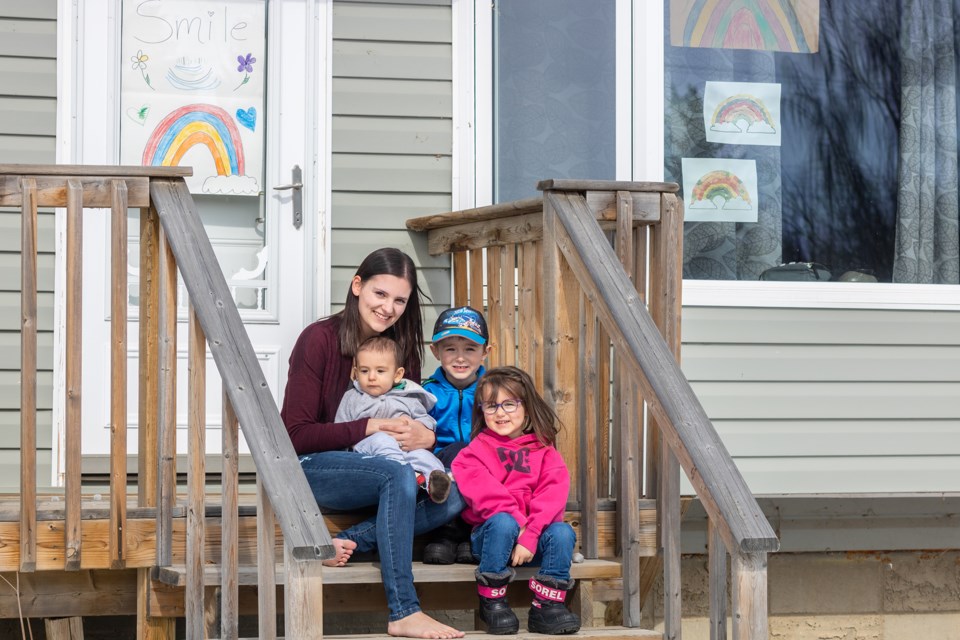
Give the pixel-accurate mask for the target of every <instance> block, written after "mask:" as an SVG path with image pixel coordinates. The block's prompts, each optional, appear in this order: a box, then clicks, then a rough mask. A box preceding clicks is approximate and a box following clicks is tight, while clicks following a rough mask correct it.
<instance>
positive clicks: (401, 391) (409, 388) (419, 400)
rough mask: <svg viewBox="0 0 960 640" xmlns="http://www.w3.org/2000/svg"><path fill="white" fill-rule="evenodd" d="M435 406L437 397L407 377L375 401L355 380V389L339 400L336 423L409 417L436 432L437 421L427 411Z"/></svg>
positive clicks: (352, 387) (351, 388) (353, 387)
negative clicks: (362, 419) (364, 419)
mask: <svg viewBox="0 0 960 640" xmlns="http://www.w3.org/2000/svg"><path fill="white" fill-rule="evenodd" d="M436 403H437V398H436V396H434V395H433V394H432V393H430V392H429V391H427V390H426V389H424V388H423V387H421V386H420V385H419V384H417V383H416V382H414V381H413V380H407V379H406V378H404V379H402V380H401V381H400V382H399V384H397V385H396V386H395V387H393V388H392V389H390V391H387V392H386V393H385V394H383V395H382V396H377V397H376V398H374V397H373V396H370V395H368V394H366V393H364V392H363V391H361V390H360V385H359V384H358V383H357V381H356V380H354V381H353V386H351V387H350V389H349V390H348V391H347V392H346V393H345V394H344V395H343V399H342V400H341V401H340V406H339V407H338V408H337V417H336V418H334V422H348V421H350V420H359V419H360V418H397V417H399V416H410V418H411V419H413V420H416V421H417V422H420V423H422V424H423V426H425V427H427V428H428V429H430V430H431V431H434V430H436V428H437V421H436V420H435V419H434V418H433V417H432V416H431V415H430V414H429V413H427V412H428V411H430V409H432V408H433V405H435V404H436Z"/></svg>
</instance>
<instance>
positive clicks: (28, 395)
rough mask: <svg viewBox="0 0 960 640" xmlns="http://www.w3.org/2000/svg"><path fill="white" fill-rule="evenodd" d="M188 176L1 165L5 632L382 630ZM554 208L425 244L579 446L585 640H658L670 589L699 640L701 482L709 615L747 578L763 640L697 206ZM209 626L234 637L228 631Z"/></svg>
mask: <svg viewBox="0 0 960 640" xmlns="http://www.w3.org/2000/svg"><path fill="white" fill-rule="evenodd" d="M182 175H183V170H182V169H171V168H169V167H78V166H28V165H0V204H4V205H6V206H13V207H17V206H19V207H21V210H22V216H21V220H22V224H21V230H22V233H21V276H22V277H21V309H22V331H21V345H22V350H21V363H20V368H21V371H22V376H23V380H24V383H23V384H22V385H21V403H20V409H21V410H20V415H21V424H20V441H21V443H22V447H21V452H20V454H21V455H20V459H21V482H20V492H19V494H17V495H16V496H7V499H5V500H4V499H0V575H2V577H3V578H4V579H5V580H7V581H8V582H9V583H10V584H15V585H16V589H17V590H16V591H15V592H13V593H11V592H7V591H4V590H2V589H0V615H2V616H5V617H17V616H20V615H24V616H30V617H60V618H62V617H64V616H87V615H126V614H132V613H136V615H137V625H138V632H137V636H138V638H150V639H156V640H167V639H168V638H173V637H174V631H175V624H174V623H175V620H174V618H176V617H185V618H186V627H187V632H186V635H187V637H189V638H198V639H199V638H204V637H217V636H221V637H227V638H236V637H237V635H238V633H237V631H238V626H237V625H238V619H239V616H240V615H241V614H246V613H256V614H257V617H258V620H259V621H260V624H261V636H262V637H275V636H276V628H275V627H276V621H277V618H278V614H279V613H280V612H282V613H283V615H284V623H285V628H286V633H287V634H288V635H290V636H295V637H298V638H318V639H319V638H322V630H323V612H324V611H325V610H326V611H338V612H339V611H350V612H353V611H357V612H359V611H383V610H385V609H386V603H385V598H384V595H383V589H382V585H380V584H379V572H378V571H377V567H376V565H374V564H363V563H360V562H356V563H354V564H353V566H350V567H347V568H339V569H337V568H331V569H326V568H324V567H322V566H321V560H322V559H323V558H325V557H330V554H332V553H333V545H332V542H331V539H330V535H331V533H335V532H337V531H339V530H341V529H342V528H343V527H346V526H349V525H350V524H352V523H354V522H356V521H357V518H358V517H359V516H357V515H350V516H346V515H324V514H321V513H320V510H319V508H318V507H317V501H316V499H315V497H314V495H313V492H312V490H311V488H310V487H309V485H308V484H307V482H306V478H305V477H304V475H303V473H302V471H301V469H300V467H299V464H298V463H297V456H296V453H295V452H294V450H293V447H292V445H291V443H290V441H289V438H288V437H287V435H286V430H285V427H284V425H283V422H282V420H281V418H280V414H279V411H278V410H277V407H276V403H275V402H274V398H273V395H272V393H271V391H270V389H269V385H268V383H267V381H266V379H265V378H264V376H263V371H262V369H261V367H260V364H259V363H258V361H257V358H256V354H255V353H254V350H253V347H252V345H251V344H250V340H249V337H248V336H247V332H246V328H245V327H244V325H243V322H242V319H241V317H240V314H239V311H238V310H237V308H236V305H235V304H234V303H233V298H232V296H231V294H230V291H229V288H228V286H227V283H226V281H225V280H224V278H223V274H222V272H221V269H220V266H219V263H218V262H217V258H216V255H215V254H214V252H213V249H212V246H211V244H210V242H209V238H207V236H206V233H205V230H204V228H203V225H202V222H201V220H200V216H199V213H198V211H197V208H196V204H195V203H194V201H193V198H192V196H191V195H190V193H189V191H188V190H187V188H186V185H185V183H184V182H183V178H182ZM539 188H540V189H541V190H542V191H543V197H542V198H533V199H529V200H524V201H519V202H516V203H503V204H499V205H494V206H491V207H483V208H479V209H472V210H469V211H465V212H451V213H448V214H441V215H431V216H426V217H424V218H420V219H416V220H411V221H408V226H409V227H410V229H411V230H415V231H417V232H424V233H426V234H427V240H428V247H429V251H430V253H431V254H434V255H439V254H450V255H451V256H452V262H453V265H454V269H453V281H454V301H455V303H456V304H457V305H462V304H470V305H472V306H474V307H476V308H478V309H481V310H483V311H484V313H485V314H486V315H487V318H488V326H489V329H490V339H491V344H494V345H495V346H496V348H495V349H494V351H493V353H492V354H491V356H490V360H489V362H490V365H491V366H499V365H506V364H512V365H516V366H519V367H521V368H523V369H525V370H527V371H529V372H530V373H531V375H533V377H534V380H535V381H536V383H537V385H538V387H539V388H541V389H542V390H543V393H544V396H545V397H546V398H547V399H548V401H549V402H551V403H552V404H553V405H554V408H555V409H556V411H557V413H558V415H559V417H560V420H561V422H562V424H563V425H564V429H563V430H562V431H561V434H560V438H559V440H558V443H557V446H558V449H559V450H560V452H561V454H562V455H563V457H564V459H565V461H566V462H567V465H568V467H569V469H570V473H571V479H572V480H573V482H572V485H571V492H570V497H569V500H570V502H569V503H568V511H567V513H566V520H567V521H568V522H570V523H571V524H572V525H573V526H574V528H575V529H576V530H577V534H578V542H579V544H580V551H581V553H582V554H583V555H584V556H586V560H587V561H586V562H585V563H583V564H578V565H574V568H573V574H574V576H576V577H578V578H579V582H578V584H577V587H576V589H575V591H574V594H573V600H574V602H573V603H572V606H573V607H574V608H575V609H577V610H579V611H580V613H581V616H582V617H583V618H584V622H585V629H584V631H582V632H581V635H586V636H591V637H598V638H612V639H616V638H624V639H626V638H637V637H661V635H660V634H656V633H654V634H651V633H650V632H642V631H639V630H637V627H638V626H639V624H640V611H641V607H642V604H643V603H644V601H645V600H646V598H647V595H648V594H649V593H650V592H651V590H652V585H653V583H654V581H655V580H657V579H658V578H660V577H662V579H663V584H664V590H663V591H664V603H663V610H664V627H665V629H666V631H665V634H666V635H667V636H668V637H676V636H678V635H679V630H680V586H679V585H680V549H679V539H680V515H681V508H682V507H681V498H680V473H681V467H682V468H683V470H685V471H686V473H687V476H688V478H690V480H691V483H692V484H693V486H694V487H695V489H696V490H697V493H698V495H699V497H700V499H701V502H702V504H703V505H704V508H705V509H706V511H707V513H708V515H709V526H710V535H709V541H710V548H709V552H710V563H709V564H710V580H711V583H710V588H711V595H712V599H711V604H712V606H711V618H712V619H713V620H715V621H718V625H719V621H722V620H725V619H726V618H727V615H728V611H727V608H726V602H727V589H728V582H727V569H726V567H727V564H726V561H727V558H728V557H729V558H730V566H731V571H730V587H729V591H730V600H731V603H732V604H731V607H730V617H731V618H732V620H733V629H734V636H735V637H736V638H738V640H760V639H761V638H766V636H767V635H768V634H767V618H766V609H767V600H766V579H767V577H766V554H767V553H768V552H771V551H775V550H776V549H777V548H778V541H777V539H776V536H775V534H774V533H773V530H772V529H771V528H770V526H769V524H768V523H767V521H766V519H765V518H764V516H763V514H762V512H761V511H760V509H759V507H758V506H757V503H756V501H755V500H754V498H753V496H752V495H751V494H750V493H749V491H748V489H747V488H746V485H745V483H744V482H743V478H742V477H741V476H740V475H739V472H738V471H737V470H736V467H735V466H734V465H733V463H732V460H731V459H730V458H729V456H728V455H727V454H726V450H725V449H724V447H723V445H722V443H721V442H720V440H719V436H718V435H717V433H716V431H715V430H714V429H713V426H712V425H711V424H710V422H709V420H708V418H707V417H706V413H705V412H704V411H703V408H702V407H701V406H700V403H699V401H698V400H697V398H696V396H695V395H694V394H693V391H692V390H691V389H690V387H689V384H688V383H687V382H686V380H685V379H684V378H683V375H682V372H681V371H680V368H679V365H678V362H677V360H678V358H679V347H680V333H679V332H680V298H681V292H680V287H681V264H682V259H681V258H682V248H681V245H682V237H681V236H682V202H681V201H680V200H679V199H678V198H677V196H676V191H677V189H678V188H677V185H672V184H662V183H641V182H602V181H572V180H548V181H544V182H542V183H540V185H539ZM39 207H65V208H66V216H65V233H64V237H65V264H66V270H67V274H68V276H69V280H68V282H67V284H66V293H65V313H64V316H65V328H64V343H65V347H64V352H65V353H64V363H62V364H63V372H62V374H63V378H64V381H65V382H64V385H63V393H64V395H63V397H61V398H59V399H58V401H59V402H62V403H63V404H64V407H65V412H64V434H65V436H64V437H65V444H64V450H65V454H66V455H65V470H64V485H65V486H64V490H63V493H62V495H60V496H53V495H43V494H42V491H41V490H38V487H37V484H36V477H37V473H36V467H37V460H36V442H37V440H36V436H37V433H36V429H37V420H36V416H37V398H36V384H35V382H36V375H37V369H36V353H37V348H38V345H37V336H36V331H35V327H36V320H37V318H36V316H37V295H38V292H37V286H36V281H37V244H36V224H37V212H38V208H39ZM104 208H106V209H107V212H106V215H107V216H108V222H109V228H110V233H111V242H110V256H109V257H110V261H111V266H112V268H111V282H110V285H109V289H110V299H111V347H112V348H111V352H110V361H111V376H110V379H109V380H106V381H104V380H92V381H91V380H83V379H82V375H81V373H82V367H81V366H80V363H81V362H82V359H83V357H90V355H89V354H83V353H82V352H81V343H82V339H81V336H82V332H81V326H80V318H81V317H82V313H81V311H82V309H83V304H82V282H81V277H80V274H81V273H82V272H83V259H84V257H83V255H82V246H83V242H82V228H83V226H84V225H83V221H84V218H85V217H86V216H99V215H104ZM130 208H139V209H140V238H139V252H140V284H139V287H140V290H139V294H140V295H139V315H138V319H139V324H140V326H139V331H138V333H139V341H140V343H139V352H138V353H139V356H140V357H139V359H138V363H139V367H138V370H137V372H136V373H135V375H136V383H135V384H131V385H128V376H127V371H126V362H127V355H128V344H127V335H126V331H127V306H126V304H127V295H128V294H127V278H126V266H127V264H128V263H127V254H128V251H127V249H128V247H127V244H128V241H129V236H128V234H127V227H126V222H127V217H128V212H129V209H130ZM181 276H182V281H183V283H184V285H185V287H186V289H187V292H188V294H189V299H190V305H191V306H190V313H189V314H188V324H189V331H188V334H189V337H188V340H187V344H186V345H180V347H179V350H181V351H182V350H186V351H187V361H188V365H189V366H188V370H189V373H188V376H187V377H188V380H187V396H188V406H187V407H186V408H185V409H186V411H185V413H186V414H187V416H188V425H187V427H188V429H187V430H188V446H187V450H188V452H189V453H188V456H187V459H186V461H185V462H186V463H185V464H182V462H178V461H177V455H176V451H177V450H178V446H177V415H178V414H181V413H183V412H184V407H179V409H178V407H177V394H176V389H177V380H176V371H177V366H176V361H177V354H178V345H177V329H176V328H177V322H178V320H177V309H178V300H177V297H178V286H177V282H178V278H179V277H181ZM97 286H101V285H100V284H98V285H97ZM208 352H209V353H212V355H213V361H214V364H215V366H216V367H217V369H218V371H219V373H220V378H221V380H222V381H223V388H222V390H216V391H222V394H223V398H224V403H223V407H224V411H223V419H222V429H221V433H222V437H223V442H222V451H223V455H222V460H223V462H222V464H221V465H220V467H221V468H220V472H219V473H218V474H216V477H217V485H218V489H219V490H218V492H217V493H216V494H215V495H205V494H208V492H209V491H210V487H209V485H208V484H207V481H208V480H210V479H211V471H210V470H208V469H207V468H206V456H205V455H204V452H205V450H206V446H205V437H206V433H207V425H206V423H205V422H206V409H205V398H206V397H207V395H208V390H207V388H206V386H207V385H206V366H207V353H208ZM132 382H133V381H132V380H131V383H132ZM103 384H107V385H109V387H110V393H111V429H110V439H111V440H110V443H111V454H110V475H109V488H106V487H104V491H103V493H102V494H100V495H97V494H95V493H93V492H95V491H96V490H98V489H99V487H100V486H101V484H100V483H99V482H97V481H96V480H94V479H91V478H90V477H88V476H85V475H84V474H83V469H82V465H81V462H82V459H83V458H82V454H83V452H82V451H81V443H82V438H81V411H80V400H81V398H82V397H83V395H82V391H81V390H82V389H83V388H84V385H86V388H87V389H88V390H89V388H90V387H91V386H96V385H103ZM132 386H135V387H136V388H137V396H138V410H137V420H138V424H139V429H138V442H137V447H136V448H137V455H136V458H135V459H136V462H137V471H136V474H135V476H130V475H129V474H128V467H127V464H128V459H127V452H128V447H127V441H126V437H127V430H126V428H125V426H126V424H127V420H128V417H129V414H130V412H128V410H127V407H126V402H127V394H128V389H129V388H131V387H132ZM241 428H242V430H243V434H244V437H245V439H246V442H247V444H248V445H249V449H250V453H251V456H252V459H253V462H254V466H255V468H256V475H257V480H258V483H257V487H256V488H257V493H256V495H255V496H253V495H247V496H244V495H241V494H240V487H239V479H238V448H237V442H238V432H239V430H240V429H241ZM131 445H132V443H131ZM131 448H132V447H131ZM179 448H180V449H182V448H183V447H182V446H181V447H179ZM184 473H186V479H187V481H186V486H185V487H184V485H183V483H182V479H183V474H184ZM131 482H135V483H136V487H135V490H136V494H135V495H133V494H132V493H131V492H132V491H133V490H134V488H133V487H131V484H130V483H131ZM184 490H185V491H184ZM85 494H86V495H85ZM415 544H416V543H415ZM415 553H416V548H415ZM357 560H359V559H357ZM281 561H282V562H283V563H284V568H283V569H279V568H278V567H277V564H278V562H281ZM253 566H256V567H257V572H258V573H257V579H256V580H254V577H253V569H252V567H253ZM472 572H473V567H472V566H469V565H465V566H453V567H439V568H438V567H432V566H426V565H419V564H418V565H417V566H416V567H415V573H416V576H417V589H418V592H419V593H420V596H421V600H422V602H423V605H424V608H425V609H427V610H437V609H464V608H473V607H474V606H475V603H476V585H475V581H474V580H473V576H472ZM278 578H279V579H278ZM254 582H256V584H254ZM325 582H326V583H327V585H329V586H330V588H327V589H324V583H325ZM213 585H217V586H213ZM518 586H519V585H518ZM11 591H12V590H11ZM214 591H216V594H215V593H214ZM601 592H602V594H603V595H600V594H601ZM611 594H612V597H613V598H617V599H620V600H622V603H623V607H622V616H623V618H622V619H623V625H624V628H608V629H589V630H588V629H587V628H586V627H589V626H590V624H589V623H590V622H591V621H592V619H593V618H594V607H593V604H594V603H595V602H598V601H599V602H603V601H605V600H604V598H605V597H610V596H611ZM508 597H509V598H510V601H511V603H512V604H514V605H516V606H523V604H524V603H523V601H524V600H526V602H527V603H528V602H529V591H528V590H527V589H525V588H516V589H513V588H511V589H510V590H509V592H508ZM214 610H215V611H214ZM212 611H213V612H214V613H215V615H213V618H215V619H217V621H218V622H217V624H216V625H215V626H208V625H207V620H209V618H210V617H211V616H210V614H211V612H212ZM603 622H604V621H603V620H602V621H601V624H602V623H603ZM471 637H472V638H482V637H483V636H482V635H474V634H472V635H471ZM537 638H543V636H540V635H538V636H537Z"/></svg>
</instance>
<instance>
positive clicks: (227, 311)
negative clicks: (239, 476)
mask: <svg viewBox="0 0 960 640" xmlns="http://www.w3.org/2000/svg"><path fill="white" fill-rule="evenodd" d="M150 195H151V199H152V201H153V202H154V203H155V204H156V207H157V209H158V211H159V212H160V219H161V224H162V225H163V228H164V231H165V233H166V235H167V237H168V239H169V240H170V244H171V247H172V249H173V252H174V254H175V255H176V258H177V264H178V265H179V267H180V271H181V272H182V273H183V276H184V283H185V284H186V287H187V291H188V292H189V295H190V299H191V301H193V304H194V307H195V308H196V310H197V317H198V318H199V319H200V324H201V326H202V327H203V329H204V333H205V334H206V336H207V341H208V344H209V347H210V351H211V353H212V354H213V359H214V361H215V362H216V364H217V368H218V370H219V371H220V374H221V376H222V377H223V380H224V386H225V388H226V390H227V395H228V396H229V399H230V404H231V405H232V406H233V408H234V410H235V412H236V414H237V416H238V417H239V419H240V425H241V427H242V429H243V434H244V437H245V439H246V441H247V443H248V444H249V446H250V451H251V454H252V455H253V459H254V462H255V464H256V467H257V471H258V474H259V475H260V477H261V478H262V480H263V484H264V487H265V489H266V491H267V493H268V495H269V498H270V502H271V504H273V506H274V509H275V510H276V513H277V518H278V519H279V520H280V524H281V527H282V528H283V532H284V537H285V538H286V540H287V544H290V545H291V547H292V550H293V554H294V556H295V557H298V558H300V557H303V558H316V557H324V558H326V557H331V556H332V555H333V544H332V542H331V540H330V534H329V532H327V530H326V527H325V526H324V523H323V518H322V517H321V515H320V510H319V509H318V508H317V504H316V501H315V499H314V497H313V493H312V492H311V491H310V488H309V486H308V485H307V482H306V478H305V477H304V475H303V471H302V469H301V468H300V465H299V464H297V458H296V453H295V452H294V450H293V445H292V444H291V443H290V439H289V437H288V436H287V433H286V429H285V427H284V426H283V422H282V421H281V419H280V412H279V411H278V409H277V405H276V402H275V401H274V399H273V396H272V395H271V393H270V389H269V386H268V384H267V381H266V379H265V378H264V375H263V371H262V370H261V368H260V364H259V362H258V361H257V358H256V355H255V354H254V352H253V346H252V344H251V343H250V338H249V336H248V335H247V332H246V329H245V327H244V325H243V322H242V321H241V319H240V313H239V311H237V308H236V306H235V305H233V304H231V303H230V302H229V301H230V300H231V297H230V291H229V289H228V287H227V284H226V281H225V280H224V278H223V275H222V272H221V271H220V269H219V266H218V263H217V259H216V256H215V255H214V253H213V247H212V246H211V245H210V241H209V239H208V238H207V236H206V234H205V233H204V231H203V226H202V224H201V223H200V219H199V216H198V214H197V211H196V205H195V204H194V202H193V199H192V198H191V196H190V193H189V192H188V191H187V187H186V185H185V184H184V183H183V181H182V180H160V179H157V180H153V181H151V184H150Z"/></svg>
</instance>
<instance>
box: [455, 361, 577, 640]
mask: <svg viewBox="0 0 960 640" xmlns="http://www.w3.org/2000/svg"><path fill="white" fill-rule="evenodd" d="M556 425H557V416H556V414H555V413H554V412H553V410H551V409H550V407H549V406H548V405H547V403H546V402H545V401H544V399H543V398H542V397H540V394H539V393H537V390H536V389H535V388H534V385H533V380H531V379H530V376H529V375H527V374H526V373H525V372H523V371H521V370H520V369H517V368H516V367H499V368H496V369H491V370H490V371H487V372H486V373H485V374H484V376H483V377H482V378H480V382H479V383H478V385H477V391H476V400H475V401H474V405H473V426H472V430H471V434H470V437H471V440H470V444H469V445H468V446H467V447H466V448H465V449H464V450H463V451H461V452H460V454H459V455H458V456H457V457H456V458H455V459H454V461H453V476H454V477H455V478H456V479H457V484H458V485H459V487H460V493H461V494H462V495H463V498H464V501H465V502H466V503H467V508H466V509H464V511H463V514H462V515H463V519H464V520H465V521H466V522H467V523H468V524H470V525H472V526H473V527H474V529H473V534H472V535H471V544H472V549H473V554H474V555H475V556H476V557H477V558H478V559H479V561H480V566H479V567H477V571H476V574H477V591H478V593H479V594H480V618H481V619H482V620H483V621H484V622H486V623H487V628H488V631H489V632H490V633H492V634H497V635H503V634H513V633H517V631H518V630H519V628H520V622H519V620H517V616H516V615H515V614H514V613H513V611H512V610H511V609H510V605H509V604H507V583H509V582H510V580H512V579H513V577H514V575H516V574H515V572H514V570H513V569H512V567H515V566H518V565H522V564H528V563H529V564H534V565H539V566H540V571H539V572H538V573H537V575H536V576H534V577H533V578H531V580H530V584H529V586H530V589H531V591H533V606H531V607H530V617H529V621H528V622H527V628H528V629H529V630H530V631H533V632H536V633H547V634H564V633H576V632H577V631H578V630H579V629H580V618H579V617H578V616H577V615H576V614H574V613H573V612H571V611H570V610H569V609H567V607H566V605H564V604H563V601H564V599H565V598H566V595H567V591H569V590H570V589H571V588H572V587H573V580H571V579H570V561H571V558H572V557H573V548H574V545H575V544H576V534H575V533H574V531H573V528H572V527H571V526H570V525H568V524H566V523H565V522H563V512H564V510H565V509H566V505H567V497H568V494H569V492H570V473H569V472H568V471H567V466H566V464H564V462H563V458H561V457H560V453H559V452H558V451H557V450H556V449H555V448H554V444H555V443H556V438H557V426H556Z"/></svg>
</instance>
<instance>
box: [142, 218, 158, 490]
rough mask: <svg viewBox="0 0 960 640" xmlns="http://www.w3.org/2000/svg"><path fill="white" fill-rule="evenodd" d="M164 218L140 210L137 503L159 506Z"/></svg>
mask: <svg viewBox="0 0 960 640" xmlns="http://www.w3.org/2000/svg"><path fill="white" fill-rule="evenodd" d="M159 285H160V218H159V217H158V215H157V211H156V209H155V208H154V207H152V206H151V207H145V208H142V209H140V350H139V356H140V358H139V370H138V372H137V377H138V383H137V384H138V387H139V393H138V395H137V397H138V401H139V404H138V407H137V414H138V415H137V424H138V425H139V429H138V430H137V497H138V501H137V504H138V505H139V506H141V507H155V506H157V469H158V468H159V464H158V461H157V436H158V430H157V403H158V402H159V398H160V395H159V393H160V381H159V379H158V376H157V371H158V370H159V367H160V361H159V342H160V338H159V336H160V316H159V311H160V296H159Z"/></svg>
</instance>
